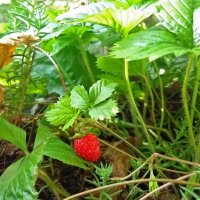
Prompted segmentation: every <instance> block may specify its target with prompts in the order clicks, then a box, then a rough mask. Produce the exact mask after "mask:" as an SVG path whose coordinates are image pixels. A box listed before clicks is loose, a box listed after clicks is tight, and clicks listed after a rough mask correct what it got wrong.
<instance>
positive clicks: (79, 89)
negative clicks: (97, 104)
mask: <svg viewBox="0 0 200 200" xmlns="http://www.w3.org/2000/svg"><path fill="white" fill-rule="evenodd" d="M70 99H71V105H72V106H73V107H74V108H77V109H82V110H86V109H88V108H89V107H90V99H89V95H88V92H87V91H86V90H85V88H84V87H83V86H81V85H79V86H75V87H74V88H73V90H72V91H71V96H70Z"/></svg>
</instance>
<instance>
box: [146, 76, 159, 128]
mask: <svg viewBox="0 0 200 200" xmlns="http://www.w3.org/2000/svg"><path fill="white" fill-rule="evenodd" d="M142 77H143V79H144V81H145V83H146V86H147V89H148V90H149V94H150V98H151V117H152V120H153V123H154V126H155V127H156V128H157V124H156V117H155V101H154V96H153V92H152V90H151V86H150V84H149V81H148V80H147V78H146V76H142ZM160 128H162V127H160Z"/></svg>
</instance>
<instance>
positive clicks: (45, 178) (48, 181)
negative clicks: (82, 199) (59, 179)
mask: <svg viewBox="0 0 200 200" xmlns="http://www.w3.org/2000/svg"><path fill="white" fill-rule="evenodd" d="M38 172H39V177H40V178H41V179H42V180H43V181H44V182H45V183H46V184H47V185H48V186H49V188H51V189H53V190H55V191H56V192H57V193H58V194H60V195H61V196H62V197H65V198H66V197H69V196H70V193H68V192H67V191H64V190H63V189H61V188H59V187H58V186H57V185H56V184H55V182H54V181H53V180H52V179H51V178H50V177H49V176H48V175H47V174H46V173H45V172H44V171H43V170H41V169H40V170H38ZM76 200H78V199H77V198H76Z"/></svg>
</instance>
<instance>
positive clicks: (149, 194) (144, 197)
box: [139, 173, 196, 200]
mask: <svg viewBox="0 0 200 200" xmlns="http://www.w3.org/2000/svg"><path fill="white" fill-rule="evenodd" d="M195 174H196V173H191V174H187V175H185V176H182V177H180V178H177V179H176V180H184V179H187V178H189V177H191V176H193V175H195ZM173 184H174V183H166V184H164V185H162V186H160V187H158V188H156V189H155V190H153V191H152V192H149V193H148V194H147V195H145V196H143V197H142V198H141V199H139V200H145V199H147V198H148V197H151V196H152V195H153V194H154V193H156V192H158V191H160V190H162V189H164V188H166V187H169V186H171V185H173Z"/></svg>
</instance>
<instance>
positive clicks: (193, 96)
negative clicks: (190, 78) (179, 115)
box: [191, 59, 200, 124]
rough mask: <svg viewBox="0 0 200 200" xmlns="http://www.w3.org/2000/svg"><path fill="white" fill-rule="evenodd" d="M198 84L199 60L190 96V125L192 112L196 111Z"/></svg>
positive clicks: (192, 118) (199, 78)
mask: <svg viewBox="0 0 200 200" xmlns="http://www.w3.org/2000/svg"><path fill="white" fill-rule="evenodd" d="M199 82H200V59H199V60H198V61H197V66H196V78H195V83H194V89H193V94H192V106H191V123H192V124H193V120H194V112H195V110H196V101H197V94H198V89H199Z"/></svg>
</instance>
